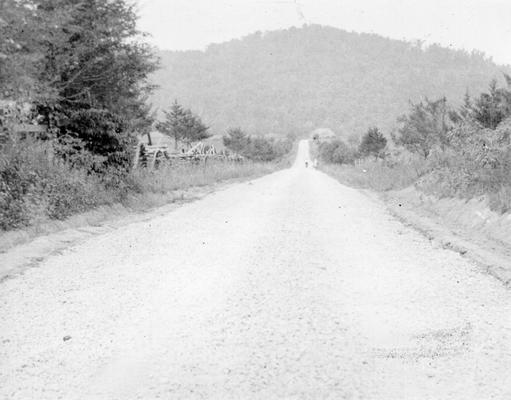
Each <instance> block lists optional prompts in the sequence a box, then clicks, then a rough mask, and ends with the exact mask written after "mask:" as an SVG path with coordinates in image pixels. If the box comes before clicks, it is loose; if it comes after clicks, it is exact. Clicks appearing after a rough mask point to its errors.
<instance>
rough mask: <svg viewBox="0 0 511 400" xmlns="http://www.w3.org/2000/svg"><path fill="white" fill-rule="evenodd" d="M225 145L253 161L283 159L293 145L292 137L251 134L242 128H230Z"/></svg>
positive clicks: (224, 140)
mask: <svg viewBox="0 0 511 400" xmlns="http://www.w3.org/2000/svg"><path fill="white" fill-rule="evenodd" d="M223 142H224V145H225V147H227V148H228V149H229V150H231V151H233V152H234V153H236V154H239V155H241V156H243V157H246V158H248V159H250V160H253V161H258V162H269V161H275V160H279V159H282V158H283V157H284V156H285V155H286V154H288V153H289V152H290V151H291V148H292V146H293V142H292V139H291V138H290V137H288V138H286V139H284V140H275V139H274V138H265V137H261V136H255V137H253V136H249V135H247V134H246V133H245V132H243V131H242V130H241V129H240V128H234V129H229V130H228V131H227V135H225V136H224V137H223Z"/></svg>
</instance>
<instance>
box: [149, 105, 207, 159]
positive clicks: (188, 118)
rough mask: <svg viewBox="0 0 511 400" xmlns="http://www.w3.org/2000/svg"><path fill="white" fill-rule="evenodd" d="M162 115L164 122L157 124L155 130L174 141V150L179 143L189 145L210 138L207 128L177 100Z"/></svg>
mask: <svg viewBox="0 0 511 400" xmlns="http://www.w3.org/2000/svg"><path fill="white" fill-rule="evenodd" d="M163 114H164V115H165V120H164V121H163V122H160V123H158V124H157V126H156V128H157V129H158V130H159V131H160V132H162V133H164V134H166V135H168V136H170V137H172V138H173V139H174V145H175V149H176V150H177V146H178V143H179V142H180V141H183V142H185V143H187V144H190V143H193V142H199V141H201V140H204V139H206V138H208V137H209V136H211V135H210V133H209V132H208V130H209V127H207V126H206V125H205V124H204V123H203V122H202V120H201V119H200V118H199V117H198V116H197V115H195V114H194V113H193V112H192V111H191V110H190V109H185V108H183V107H182V106H181V105H180V104H179V103H178V102H177V100H174V103H173V104H172V106H171V107H170V110H169V111H163Z"/></svg>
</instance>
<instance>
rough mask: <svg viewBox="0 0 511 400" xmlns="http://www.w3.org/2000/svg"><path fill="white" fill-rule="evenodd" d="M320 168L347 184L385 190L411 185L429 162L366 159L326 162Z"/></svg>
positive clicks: (380, 190)
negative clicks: (352, 162) (353, 162)
mask: <svg viewBox="0 0 511 400" xmlns="http://www.w3.org/2000/svg"><path fill="white" fill-rule="evenodd" d="M320 169H321V170H322V171H324V172H326V173H327V174H329V175H331V176H333V177H334V178H336V179H337V180H339V181H340V182H341V183H343V184H345V185H347V186H352V187H355V188H360V189H372V190H375V191H378V192H384V191H388V190H399V189H404V188H405V187H408V186H410V185H411V184H413V183H414V182H416V181H417V180H418V179H419V177H421V176H422V175H424V173H425V172H426V171H427V164H426V163H425V162H424V161H423V160H419V159H414V160H409V161H408V162H403V163H395V162H393V163H391V162H386V161H385V160H370V159H366V160H361V161H359V162H357V163H356V164H354V165H353V164H325V165H322V166H321V167H320Z"/></svg>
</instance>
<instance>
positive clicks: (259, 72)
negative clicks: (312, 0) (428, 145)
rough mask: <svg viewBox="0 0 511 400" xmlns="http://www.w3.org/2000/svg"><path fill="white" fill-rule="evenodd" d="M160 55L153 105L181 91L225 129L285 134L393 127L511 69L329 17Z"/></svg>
mask: <svg viewBox="0 0 511 400" xmlns="http://www.w3.org/2000/svg"><path fill="white" fill-rule="evenodd" d="M160 57H161V65H162V69H161V70H159V71H158V72H157V73H156V74H155V75H154V77H153V81H154V82H155V83H157V84H158V85H160V88H159V89H158V90H157V91H156V92H155V94H154V95H153V97H152V99H151V100H152V102H153V105H154V106H156V107H158V108H160V109H161V108H165V107H168V106H169V105H170V103H171V102H172V101H173V100H174V99H177V100H178V101H179V102H181V103H182V104H183V105H185V106H187V107H191V108H192V109H193V110H194V111H196V112H197V113H199V114H200V115H201V116H202V118H203V119H204V120H205V122H206V123H208V124H210V125H211V127H212V131H213V132H214V133H220V134H221V133H223V132H225V130H226V129H227V128H229V127H234V126H240V127H241V128H244V129H246V130H247V131H249V132H251V133H262V134H264V133H269V132H272V133H277V134H281V135H286V134H289V133H297V134H304V133H307V132H310V131H312V130H313V129H315V128H318V127H322V128H330V129H332V130H333V131H334V132H336V133H337V134H339V135H341V136H346V135H350V134H353V133H355V134H361V133H363V132H364V131H365V130H366V129H367V128H369V127H370V126H378V127H380V128H381V129H382V130H383V131H384V132H386V133H387V134H388V133H389V132H390V131H392V130H393V129H394V128H395V126H396V119H397V117H398V116H399V115H401V114H403V113H405V112H406V111H407V110H408V105H409V102H410V101H412V102H416V101H419V100H420V99H421V98H424V97H429V98H436V97H441V96H446V97H447V99H448V100H449V101H450V102H451V103H452V104H453V105H459V104H460V102H461V101H462V99H463V96H464V94H465V93H466V92H467V91H468V92H469V93H470V94H471V95H474V96H477V95H478V94H479V93H480V92H481V91H484V90H486V89H487V87H488V84H489V83H490V80H491V79H494V78H495V79H497V80H498V81H499V82H503V74H504V73H508V74H511V68H510V67H509V66H507V65H503V66H499V65H497V64H495V63H494V62H493V61H492V60H491V59H490V58H488V57H486V56H485V55H484V54H483V53H482V52H478V51H473V52H471V53H468V52H467V51H464V50H452V49H449V48H445V47H441V46H439V45H431V46H428V47H425V48H423V47H422V46H421V43H420V42H415V43H414V42H406V41H402V40H395V39H389V38H385V37H382V36H379V35H376V34H372V33H355V32H347V31H344V30H341V29H337V28H332V27H327V26H320V25H307V26H304V27H302V28H294V27H293V28H289V29H285V30H279V31H269V32H264V33H262V32H256V33H254V34H251V35H248V36H245V37H243V38H241V39H233V40H231V41H228V42H224V43H220V44H211V45H210V46H208V48H207V49H206V50H191V51H169V50H164V51H160Z"/></svg>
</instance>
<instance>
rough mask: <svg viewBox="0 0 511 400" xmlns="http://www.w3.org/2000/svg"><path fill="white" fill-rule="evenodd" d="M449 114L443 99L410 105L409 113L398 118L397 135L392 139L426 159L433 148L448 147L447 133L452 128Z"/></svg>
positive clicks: (445, 100)
mask: <svg viewBox="0 0 511 400" xmlns="http://www.w3.org/2000/svg"><path fill="white" fill-rule="evenodd" d="M449 114H450V109H449V107H448V104H447V99H446V98H445V97H443V98H441V99H439V100H436V101H430V100H428V99H426V100H425V101H424V102H422V101H421V102H419V103H417V104H412V107H411V111H410V113H409V114H408V115H404V116H402V117H400V118H399V122H400V123H401V127H400V129H399V131H398V132H399V135H398V136H394V137H393V139H394V141H395V142H396V144H398V145H401V146H403V147H405V148H406V149H408V150H409V151H411V152H413V153H419V154H421V155H422V156H423V157H424V158H427V157H428V156H429V154H430V152H431V149H432V148H433V147H434V146H440V147H445V146H447V145H449V135H448V133H449V131H450V130H451V128H452V126H451V120H450V118H449Z"/></svg>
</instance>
